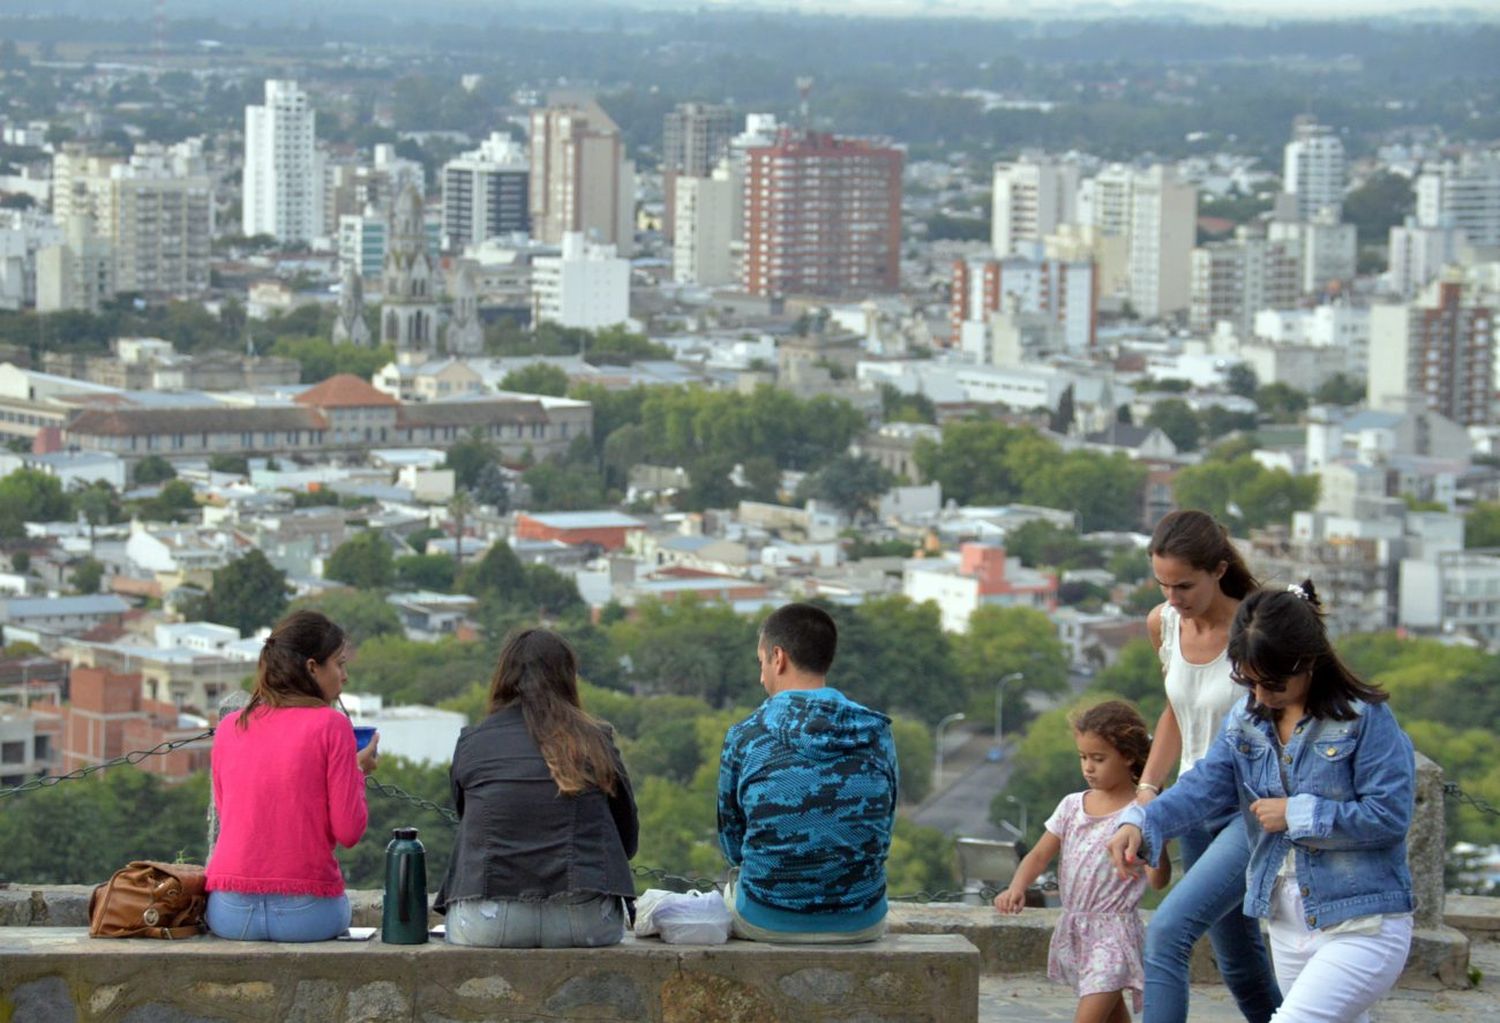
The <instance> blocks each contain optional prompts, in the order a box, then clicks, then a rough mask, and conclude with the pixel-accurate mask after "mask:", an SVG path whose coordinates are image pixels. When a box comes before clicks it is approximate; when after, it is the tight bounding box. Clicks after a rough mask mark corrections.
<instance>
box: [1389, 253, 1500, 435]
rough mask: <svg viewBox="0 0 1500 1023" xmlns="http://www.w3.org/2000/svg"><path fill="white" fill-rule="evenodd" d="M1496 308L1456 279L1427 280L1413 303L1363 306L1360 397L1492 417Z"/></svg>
mask: <svg viewBox="0 0 1500 1023" xmlns="http://www.w3.org/2000/svg"><path fill="white" fill-rule="evenodd" d="M1494 366H1495V310H1494V309H1492V308H1490V307H1489V306H1484V305H1479V304H1477V303H1476V302H1474V301H1473V300H1472V299H1471V298H1469V297H1467V296H1465V294H1464V286H1463V285H1462V284H1461V283H1459V282H1458V281H1452V280H1441V279H1440V280H1438V281H1435V282H1433V284H1431V285H1430V286H1429V287H1428V289H1427V290H1426V292H1424V293H1423V295H1422V297H1421V298H1419V299H1418V300H1417V301H1415V302H1410V303H1403V304H1399V305H1376V306H1372V307H1371V309H1370V369H1369V387H1368V391H1367V395H1366V397H1367V400H1368V402H1369V404H1370V405H1371V406H1372V407H1375V408H1398V409H1403V410H1405V409H1408V408H1410V407H1411V406H1412V405H1413V404H1416V405H1418V406H1419V407H1423V408H1426V409H1428V410H1430V411H1433V412H1437V413H1439V414H1441V415H1444V416H1447V417H1448V418H1449V419H1451V420H1453V421H1454V422H1456V423H1459V424H1460V425H1463V426H1487V425H1490V424H1492V423H1493V422H1495V411H1494V410H1495V376H1494Z"/></svg>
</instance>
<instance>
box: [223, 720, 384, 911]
mask: <svg viewBox="0 0 1500 1023" xmlns="http://www.w3.org/2000/svg"><path fill="white" fill-rule="evenodd" d="M239 717H240V712H239V711H236V712H235V713H233V714H230V715H229V716H228V717H226V718H225V719H224V720H223V721H221V722H220V723H219V727H218V728H217V729H216V730H215V731H214V748H213V790H214V806H215V807H217V808H218V811H219V821H220V824H219V841H218V843H217V844H216V845H215V846H214V850H213V853H212V855H211V856H210V857H209V861H208V890H209V891H211V892H212V891H225V892H242V893H245V894H255V895H315V896H320V897H324V898H330V897H333V896H337V895H342V894H343V892H344V876H343V874H341V873H340V872H339V864H338V861H337V860H335V859H334V857H333V847H334V843H335V842H337V843H338V844H339V845H342V846H344V847H345V848H348V847H350V846H353V845H354V844H355V843H356V842H358V841H359V839H360V836H361V835H363V834H364V833H365V824H366V823H367V822H368V818H369V813H368V810H367V808H366V806H365V784H364V777H363V776H362V775H361V774H360V771H359V766H358V765H357V764H356V763H355V760H354V727H353V726H352V725H351V724H350V723H349V719H348V718H346V717H345V716H344V715H343V714H341V713H339V712H338V711H336V710H334V709H333V708H332V707H281V708H275V709H264V708H257V709H256V710H255V711H254V712H253V714H252V716H251V718H250V724H249V727H247V728H240V727H239Z"/></svg>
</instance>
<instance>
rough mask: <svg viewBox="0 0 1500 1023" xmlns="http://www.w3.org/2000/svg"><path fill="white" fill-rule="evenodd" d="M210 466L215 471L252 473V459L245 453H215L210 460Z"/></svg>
mask: <svg viewBox="0 0 1500 1023" xmlns="http://www.w3.org/2000/svg"><path fill="white" fill-rule="evenodd" d="M208 467H209V469H211V470H213V471H214V472H227V473H233V474H234V475H236V476H249V475H250V460H249V459H247V458H246V457H245V456H244V455H214V456H213V457H212V458H210V459H209V460H208Z"/></svg>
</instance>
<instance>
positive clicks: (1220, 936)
mask: <svg viewBox="0 0 1500 1023" xmlns="http://www.w3.org/2000/svg"><path fill="white" fill-rule="evenodd" d="M1150 553H1151V571H1152V573H1153V574H1154V575H1155V577H1156V581H1157V583H1158V584H1159V585H1160V586H1161V590H1162V596H1164V597H1165V598H1166V602H1165V603H1163V604H1160V605H1158V606H1157V607H1156V608H1154V609H1153V610H1152V611H1151V613H1150V614H1149V615H1147V617H1146V627H1147V630H1148V631H1149V632H1150V634H1151V641H1152V643H1154V644H1155V645H1156V649H1157V652H1158V654H1159V655H1160V656H1161V663H1162V674H1163V677H1164V681H1165V683H1166V689H1167V708H1166V710H1164V711H1162V715H1161V718H1160V719H1159V720H1158V721H1157V723H1156V734H1155V735H1154V736H1153V737H1152V743H1151V756H1150V759H1149V760H1147V762H1146V769H1145V770H1144V771H1142V772H1141V782H1140V786H1139V788H1138V789H1137V793H1138V796H1137V798H1138V800H1139V801H1140V802H1141V803H1149V802H1150V801H1151V800H1152V799H1153V798H1154V797H1155V796H1156V795H1157V794H1158V793H1160V792H1161V790H1162V787H1163V786H1164V785H1166V783H1167V779H1168V777H1169V775H1170V774H1171V772H1172V764H1173V761H1176V762H1177V767H1178V772H1179V773H1182V772H1185V771H1188V770H1191V769H1192V766H1193V765H1194V764H1196V763H1197V762H1198V761H1199V760H1201V759H1202V758H1203V756H1204V754H1206V753H1207V752H1208V748H1209V744H1210V743H1212V742H1213V740H1214V737H1215V735H1217V734H1218V730H1219V725H1220V723H1221V722H1222V721H1223V720H1224V715H1225V714H1226V713H1228V711H1229V709H1230V707H1231V706H1232V705H1233V704H1234V702H1235V701H1236V700H1237V699H1244V691H1243V690H1242V689H1240V688H1239V687H1237V686H1235V684H1234V683H1233V682H1232V681H1230V678H1229V659H1228V656H1227V655H1226V653H1225V651H1226V649H1227V647H1228V645H1229V626H1230V623H1231V622H1232V621H1233V619H1234V612H1235V610H1236V609H1237V608H1238V607H1239V605H1240V600H1241V599H1243V598H1244V597H1245V596H1246V595H1248V594H1249V593H1251V592H1253V591H1254V590H1255V589H1256V587H1257V585H1258V584H1257V583H1256V581H1255V577H1254V576H1252V575H1251V574H1250V570H1249V569H1248V568H1247V567H1246V566H1245V562H1244V559H1243V558H1241V557H1240V554H1239V551H1238V550H1236V549H1235V547H1234V544H1233V543H1232V542H1231V541H1230V539H1229V534H1228V532H1227V531H1226V530H1225V529H1224V527H1223V526H1221V525H1219V523H1218V522H1216V521H1215V520H1214V518H1213V517H1212V516H1210V515H1207V514H1205V513H1203V512H1200V511H1176V512H1172V513H1171V514H1169V515H1167V516H1166V517H1165V518H1163V519H1162V520H1161V522H1160V523H1158V524H1157V527H1156V531H1155V533H1153V535H1152V537H1151V547H1150ZM1249 859H1250V846H1249V842H1248V840H1247V839H1246V836H1245V828H1244V823H1243V822H1242V821H1241V820H1240V818H1239V816H1238V815H1232V816H1230V817H1229V818H1227V819H1223V820H1212V821H1205V822H1204V826H1203V827H1202V828H1200V829H1198V830H1196V831H1194V832H1190V833H1188V834H1186V835H1184V836H1183V837H1182V860H1183V866H1184V867H1185V868H1186V874H1185V875H1184V876H1183V877H1182V879H1181V880H1180V881H1178V882H1177V884H1176V885H1174V886H1173V887H1172V890H1171V892H1169V893H1168V895H1167V898H1166V899H1165V900H1164V901H1163V902H1162V904H1161V906H1160V908H1158V909H1157V911H1156V912H1155V913H1154V914H1152V918H1151V923H1150V925H1149V926H1148V927H1147V929H1146V951H1145V968H1146V1006H1145V1013H1144V1015H1143V1017H1142V1018H1143V1020H1144V1021H1145V1023H1185V1021H1186V1020H1187V1016H1188V961H1189V958H1190V957H1191V955H1192V951H1193V945H1194V943H1196V942H1197V940H1198V939H1199V938H1201V937H1202V936H1203V935H1204V934H1205V933H1207V934H1208V936H1209V939H1210V941H1211V942H1212V943H1213V947H1214V956H1215V958H1216V959H1217V960H1218V962H1219V972H1220V973H1221V974H1223V976H1224V982H1225V984H1226V985H1227V986H1228V987H1229V990H1230V992H1231V993H1232V994H1233V995H1234V998H1235V1001H1236V1002H1237V1003H1238V1004H1239V1008H1240V1011H1241V1012H1242V1013H1244V1016H1245V1018H1246V1019H1247V1020H1249V1021H1250V1023H1267V1021H1269V1020H1270V1018H1271V1015H1272V1014H1273V1013H1274V1012H1275V1011H1276V1007H1277V1006H1278V1005H1280V1004H1281V992H1280V991H1279V990H1278V988H1277V987H1276V979H1275V975H1274V974H1273V973H1272V971H1271V960H1270V957H1269V956H1268V955H1267V954H1266V949H1265V945H1264V943H1263V942H1262V941H1261V936H1260V923H1259V921H1257V920H1254V919H1252V918H1250V917H1247V916H1245V915H1244V913H1243V912H1242V906H1243V903H1244V898H1245V866H1246V864H1247V863H1248V862H1249Z"/></svg>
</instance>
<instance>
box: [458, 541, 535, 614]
mask: <svg viewBox="0 0 1500 1023" xmlns="http://www.w3.org/2000/svg"><path fill="white" fill-rule="evenodd" d="M456 589H457V590H458V592H460V593H467V594H469V595H470V596H472V597H480V598H484V597H495V598H498V599H500V600H506V599H509V598H511V597H514V596H515V595H516V594H520V593H524V592H525V591H526V571H525V569H524V568H523V567H522V566H521V559H520V558H518V557H516V552H515V551H513V550H511V547H510V544H508V543H503V542H502V543H496V544H494V545H492V546H491V547H490V549H489V550H487V551H485V552H484V557H482V558H480V559H479V560H478V561H476V562H475V563H474V564H472V565H467V566H465V567H464V569H463V570H462V571H461V572H459V575H458V583H457V585H456Z"/></svg>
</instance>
